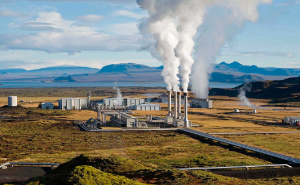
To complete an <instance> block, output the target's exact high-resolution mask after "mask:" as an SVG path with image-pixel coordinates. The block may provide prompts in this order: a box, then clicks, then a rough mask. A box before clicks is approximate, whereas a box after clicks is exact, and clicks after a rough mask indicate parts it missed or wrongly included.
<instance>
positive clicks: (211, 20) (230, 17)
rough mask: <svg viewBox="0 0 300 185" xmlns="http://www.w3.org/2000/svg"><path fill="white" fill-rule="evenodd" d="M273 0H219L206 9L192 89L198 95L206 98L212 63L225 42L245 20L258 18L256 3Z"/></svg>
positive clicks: (239, 28)
mask: <svg viewBox="0 0 300 185" xmlns="http://www.w3.org/2000/svg"><path fill="white" fill-rule="evenodd" d="M271 2H272V0H248V1H239V0H222V1H221V0H219V1H216V3H215V6H213V7H211V8H210V9H209V10H208V14H207V15H206V17H205V19H204V24H203V31H202V32H201V33H200V36H199V40H198V41H197V43H198V44H197V47H196V51H195V65H194V66H193V71H192V90H193V93H194V94H195V95H196V96H197V97H198V98H207V96H208V83H209V77H210V74H211V73H212V71H213V63H214V61H215V58H216V57H217V55H218V54H219V52H220V48H221V47H222V46H224V45H225V43H227V42H230V41H231V40H232V39H233V37H234V36H235V35H237V34H238V33H239V32H240V31H241V30H242V28H243V26H244V23H245V22H246V21H251V22H255V21H256V20H257V19H258V10H257V7H258V5H260V4H262V3H271Z"/></svg>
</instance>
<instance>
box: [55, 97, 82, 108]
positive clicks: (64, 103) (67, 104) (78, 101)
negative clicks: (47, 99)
mask: <svg viewBox="0 0 300 185" xmlns="http://www.w3.org/2000/svg"><path fill="white" fill-rule="evenodd" d="M57 101H58V106H59V108H60V109H61V110H73V109H75V110H79V109H86V108H87V99H86V98H62V99H60V100H57Z"/></svg>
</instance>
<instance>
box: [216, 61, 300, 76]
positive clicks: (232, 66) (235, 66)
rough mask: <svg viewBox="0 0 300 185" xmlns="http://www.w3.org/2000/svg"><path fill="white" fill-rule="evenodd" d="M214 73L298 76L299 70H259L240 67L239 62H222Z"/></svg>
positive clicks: (258, 68) (257, 68) (255, 67)
mask: <svg viewBox="0 0 300 185" xmlns="http://www.w3.org/2000/svg"><path fill="white" fill-rule="evenodd" d="M215 70H216V71H227V72H241V73H252V74H260V75H269V76H299V75H300V69H288V68H261V67H257V66H255V65H252V66H247V65H242V64H240V63H239V62H236V61H234V62H232V63H226V62H222V63H220V64H218V65H216V66H215Z"/></svg>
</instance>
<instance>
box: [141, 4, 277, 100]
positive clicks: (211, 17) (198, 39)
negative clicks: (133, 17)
mask: <svg viewBox="0 0 300 185" xmlns="http://www.w3.org/2000/svg"><path fill="white" fill-rule="evenodd" d="M137 3H138V5H139V6H140V7H141V8H142V9H144V10H146V11H148V14H149V17H148V18H147V19H145V20H144V22H142V23H141V24H140V30H141V33H142V34H143V36H144V38H145V39H146V40H147V47H145V48H144V49H148V50H149V51H150V52H151V54H152V56H154V57H156V58H157V59H159V60H161V61H162V62H163V64H164V69H163V72H162V75H163V77H164V80H165V82H166V84H167V86H168V87H167V88H168V90H170V89H171V88H173V90H174V91H178V84H179V79H178V77H177V75H178V73H179V70H178V67H179V66H180V74H181V76H182V88H183V91H184V92H187V88H188V84H189V81H190V80H189V76H190V74H191V73H192V75H191V77H192V80H191V82H192V90H193V93H194V94H195V95H196V96H197V97H198V98H207V96H208V83H209V77H210V74H211V72H212V71H213V63H214V61H215V58H216V57H217V56H218V54H219V53H220V48H221V47H222V46H224V45H225V44H226V43H228V42H230V41H231V40H232V38H233V37H234V36H235V35H237V34H238V33H239V32H240V31H241V30H242V28H243V26H244V24H245V22H247V21H251V22H255V21H256V20H257V19H258V10H257V8H258V6H259V5H260V4H266V3H272V0H248V1H241V0H201V1H199V0H137ZM194 37H195V38H194Z"/></svg>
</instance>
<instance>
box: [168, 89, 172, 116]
mask: <svg viewBox="0 0 300 185" xmlns="http://www.w3.org/2000/svg"><path fill="white" fill-rule="evenodd" d="M171 112H172V107H171V91H168V116H171V115H172V113H171Z"/></svg>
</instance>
